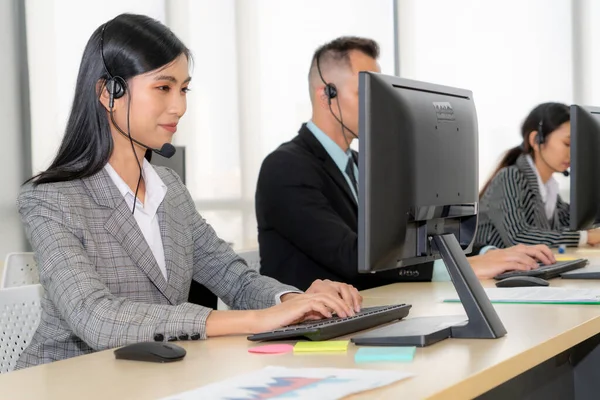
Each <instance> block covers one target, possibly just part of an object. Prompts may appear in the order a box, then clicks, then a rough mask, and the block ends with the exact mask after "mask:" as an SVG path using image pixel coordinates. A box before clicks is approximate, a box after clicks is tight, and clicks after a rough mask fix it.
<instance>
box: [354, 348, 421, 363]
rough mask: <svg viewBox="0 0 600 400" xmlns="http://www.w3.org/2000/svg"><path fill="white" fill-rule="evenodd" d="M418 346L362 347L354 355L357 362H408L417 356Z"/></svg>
mask: <svg viewBox="0 0 600 400" xmlns="http://www.w3.org/2000/svg"><path fill="white" fill-rule="evenodd" d="M416 350H417V348H416V347H414V346H412V347H361V348H360V349H358V351H357V352H356V354H355V355H354V361H355V362H357V363H369V362H389V361H393V362H407V361H412V360H413V358H414V357H415V351H416Z"/></svg>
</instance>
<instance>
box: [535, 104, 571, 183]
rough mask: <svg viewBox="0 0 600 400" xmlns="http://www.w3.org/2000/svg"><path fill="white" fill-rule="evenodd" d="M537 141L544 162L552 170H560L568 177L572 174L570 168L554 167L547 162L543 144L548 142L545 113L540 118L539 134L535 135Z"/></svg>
mask: <svg viewBox="0 0 600 400" xmlns="http://www.w3.org/2000/svg"><path fill="white" fill-rule="evenodd" d="M544 111H545V110H544ZM535 143H536V144H537V145H538V151H539V153H540V158H541V159H542V161H543V162H544V164H546V165H547V166H548V167H549V168H550V169H551V170H553V171H556V172H560V173H561V174H563V175H564V176H567V177H568V176H569V175H571V173H570V172H569V171H568V170H564V171H560V170H558V169H556V168H554V167H553V166H551V165H550V164H548V163H547V162H546V160H545V159H544V154H543V153H542V145H543V144H544V143H546V133H545V132H544V115H542V119H540V123H539V124H538V130H537V134H536V135H535Z"/></svg>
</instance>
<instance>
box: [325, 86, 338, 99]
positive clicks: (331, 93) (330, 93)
mask: <svg viewBox="0 0 600 400" xmlns="http://www.w3.org/2000/svg"><path fill="white" fill-rule="evenodd" d="M325 93H326V94H327V97H329V98H330V99H334V98H335V97H336V96H337V88H336V87H335V85H334V84H333V83H328V84H327V85H326V86H325Z"/></svg>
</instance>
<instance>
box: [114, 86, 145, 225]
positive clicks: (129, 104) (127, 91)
mask: <svg viewBox="0 0 600 400" xmlns="http://www.w3.org/2000/svg"><path fill="white" fill-rule="evenodd" d="M123 83H125V80H123ZM124 89H125V94H127V133H126V135H127V137H128V138H129V143H131V150H132V151H133V156H134V157H135V161H136V162H137V165H138V168H139V170H140V177H139V178H138V182H137V185H136V187H135V195H134V197H133V208H132V210H131V214H132V215H133V214H135V206H136V204H137V195H138V191H139V189H140V183H141V182H142V165H141V164H140V160H138V158H137V154H136V152H135V146H134V145H133V139H132V137H131V125H130V120H129V114H130V110H131V95H130V94H129V88H128V87H127V84H126V83H125V88H124ZM109 113H110V120H111V121H112V123H113V125H114V126H115V128H117V129H118V130H119V131H121V132H122V133H125V132H123V130H122V129H121V128H120V127H119V125H118V124H117V121H115V118H114V115H113V107H110V108H109Z"/></svg>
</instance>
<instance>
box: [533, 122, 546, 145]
mask: <svg viewBox="0 0 600 400" xmlns="http://www.w3.org/2000/svg"><path fill="white" fill-rule="evenodd" d="M535 142H536V143H537V145H538V146H541V145H543V144H544V143H546V135H545V134H544V116H542V119H540V123H539V124H538V130H537V135H535Z"/></svg>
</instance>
